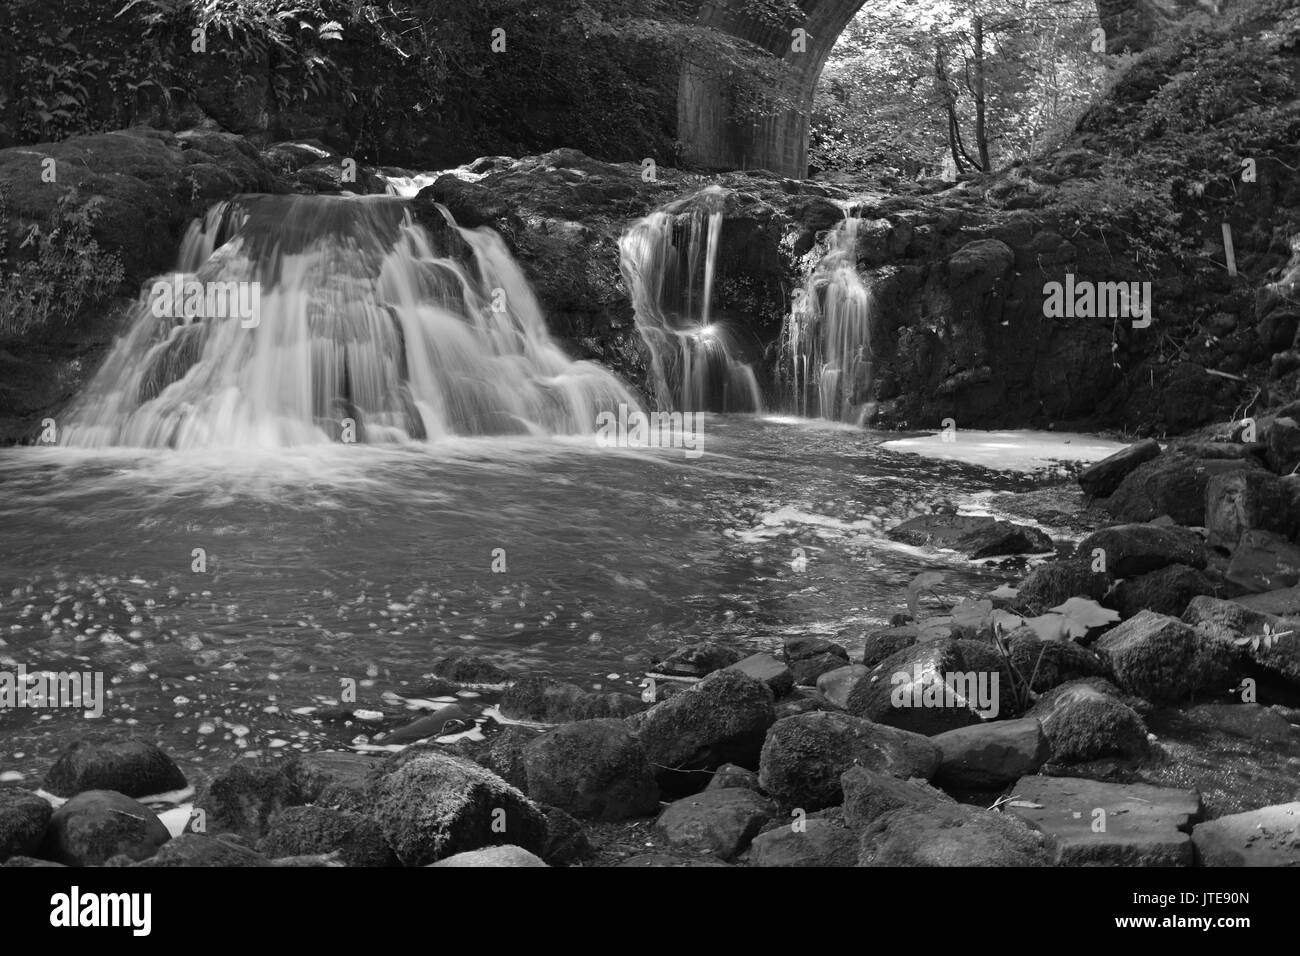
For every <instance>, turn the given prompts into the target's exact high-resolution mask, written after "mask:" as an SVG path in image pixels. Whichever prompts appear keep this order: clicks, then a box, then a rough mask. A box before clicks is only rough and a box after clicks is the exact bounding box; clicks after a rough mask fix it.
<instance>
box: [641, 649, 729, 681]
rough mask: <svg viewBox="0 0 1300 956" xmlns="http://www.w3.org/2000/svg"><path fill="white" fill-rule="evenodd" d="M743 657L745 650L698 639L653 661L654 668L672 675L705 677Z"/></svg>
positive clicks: (661, 672)
mask: <svg viewBox="0 0 1300 956" xmlns="http://www.w3.org/2000/svg"><path fill="white" fill-rule="evenodd" d="M744 658H745V652H744V651H742V650H740V649H738V648H735V647H729V646H727V645H726V644H715V643H713V642H711V641H700V642H699V643H696V644H687V645H686V646H684V647H679V648H677V650H675V651H673V652H672V653H671V654H669V655H668V656H667V657H665V658H663V659H662V660H659V661H656V662H655V670H656V671H657V672H658V673H660V674H668V675H669V676H672V677H707V676H708V675H709V674H712V673H713V672H714V671H716V670H721V669H722V668H724V667H729V666H731V665H732V664H735V663H736V662H737V661H740V660H743V659H744Z"/></svg>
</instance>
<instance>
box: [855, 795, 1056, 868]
mask: <svg viewBox="0 0 1300 956" xmlns="http://www.w3.org/2000/svg"><path fill="white" fill-rule="evenodd" d="M1051 862H1052V845H1051V841H1050V840H1048V839H1047V837H1045V836H1044V835H1043V834H1042V833H1041V832H1039V831H1038V830H1035V829H1033V828H1032V827H1029V826H1026V825H1025V824H1024V823H1023V822H1021V821H1020V820H1017V819H1016V818H1015V817H1012V816H1010V815H1008V814H1003V813H998V812H996V811H990V810H977V809H975V808H974V807H968V806H966V805H964V804H960V803H951V804H938V805H935V806H932V807H928V808H925V809H918V808H915V807H902V808H899V809H897V810H890V811H889V812H888V813H885V814H884V815H882V816H880V817H878V818H876V819H875V820H873V821H872V822H871V823H869V824H867V826H866V827H865V828H863V830H862V839H861V842H860V843H859V854H858V865H859V866H952V867H975V866H979V867H983V866H1014V867H1021V866H1049V865H1050V864H1051Z"/></svg>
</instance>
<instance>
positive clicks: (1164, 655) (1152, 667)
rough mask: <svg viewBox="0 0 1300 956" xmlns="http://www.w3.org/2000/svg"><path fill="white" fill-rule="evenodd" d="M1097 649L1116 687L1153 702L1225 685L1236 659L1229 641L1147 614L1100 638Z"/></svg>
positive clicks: (1171, 618) (1173, 698) (1166, 702)
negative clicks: (1112, 676)
mask: <svg viewBox="0 0 1300 956" xmlns="http://www.w3.org/2000/svg"><path fill="white" fill-rule="evenodd" d="M1196 600H1203V599H1201V598H1197V599H1196ZM1096 650H1097V653H1098V654H1100V655H1101V656H1102V657H1103V658H1104V659H1105V660H1106V662H1107V663H1108V664H1109V666H1110V669H1111V672H1112V673H1113V674H1114V675H1115V681H1116V683H1118V684H1119V686H1120V688H1121V689H1123V690H1125V691H1127V692H1128V693H1131V694H1136V695H1137V696H1139V697H1145V698H1146V699H1147V700H1150V701H1152V702H1153V703H1156V704H1169V703H1174V702H1176V701H1179V700H1181V699H1183V698H1184V697H1186V696H1188V695H1189V694H1192V693H1195V692H1196V691H1198V690H1201V689H1203V688H1209V687H1221V688H1226V687H1228V686H1229V683H1228V682H1229V681H1230V680H1231V676H1232V662H1233V660H1234V659H1235V658H1236V656H1237V654H1236V651H1235V648H1234V647H1233V646H1232V645H1231V644H1230V643H1227V642H1226V641H1221V640H1218V639H1215V638H1213V637H1207V636H1203V635H1201V634H1198V633H1197V631H1195V630H1194V629H1193V628H1191V627H1189V626H1188V625H1187V624H1184V623H1183V622H1182V621H1180V620H1178V619H1177V618H1174V617H1169V616H1167V615H1164V614H1156V613H1154V612H1152V611H1143V612H1142V613H1140V614H1138V615H1136V616H1135V617H1131V618H1129V619H1128V620H1127V621H1124V622H1123V623H1122V624H1119V625H1118V626H1116V627H1115V628H1113V629H1112V630H1110V631H1108V632H1106V633H1105V634H1103V635H1102V637H1101V639H1100V640H1098V641H1097V644H1096Z"/></svg>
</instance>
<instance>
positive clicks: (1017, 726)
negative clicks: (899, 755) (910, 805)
mask: <svg viewBox="0 0 1300 956" xmlns="http://www.w3.org/2000/svg"><path fill="white" fill-rule="evenodd" d="M930 741H931V742H932V743H933V744H934V745H935V746H936V747H938V748H939V754H940V756H939V770H938V773H937V774H936V775H935V779H936V780H938V781H939V783H940V784H942V785H944V786H947V787H958V788H963V789H980V790H989V789H995V788H998V787H1005V786H1006V785H1007V784H1009V783H1011V782H1012V781H1015V780H1018V779H1020V778H1021V777H1023V776H1025V775H1026V774H1031V773H1036V772H1037V771H1038V768H1039V767H1041V766H1042V765H1043V764H1044V763H1046V762H1047V759H1048V757H1050V756H1051V755H1052V748H1051V745H1050V744H1049V743H1048V742H1047V737H1046V735H1044V733H1043V728H1042V725H1041V724H1040V723H1039V722H1038V721H1037V720H1036V719H1035V718H1033V717H1024V718H1021V719H1019V720H995V721H987V722H985V723H982V724H977V725H975V726H973V727H960V728H958V729H957V730H950V731H948V732H947V733H942V734H938V735H936V736H934V737H931V738H930Z"/></svg>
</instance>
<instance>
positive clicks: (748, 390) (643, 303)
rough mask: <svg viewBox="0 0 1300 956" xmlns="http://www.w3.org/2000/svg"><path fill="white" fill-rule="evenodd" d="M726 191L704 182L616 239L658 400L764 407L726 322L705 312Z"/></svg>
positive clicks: (682, 407)
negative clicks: (740, 358) (694, 192)
mask: <svg viewBox="0 0 1300 956" xmlns="http://www.w3.org/2000/svg"><path fill="white" fill-rule="evenodd" d="M726 195H727V194H726V190H724V189H722V188H721V187H719V186H710V187H708V188H707V189H704V190H702V191H701V192H699V193H697V194H696V195H695V196H692V197H690V198H688V199H685V200H679V201H678V202H675V203H672V204H670V205H668V206H665V207H664V208H663V209H661V210H659V211H657V212H653V213H651V214H650V215H648V216H646V217H645V218H644V219H641V220H640V221H638V222H636V223H634V224H633V225H632V226H631V227H630V228H629V229H628V230H627V231H626V232H625V233H624V234H623V236H622V238H621V239H620V240H619V253H620V258H619V265H620V268H621V269H622V272H623V279H624V281H625V282H626V283H627V287H628V290H629V292H630V294H631V297H632V307H633V310H634V312H635V314H636V324H637V330H638V332H640V334H641V338H642V340H643V341H644V342H645V344H646V347H647V349H648V350H649V352H650V373H651V377H652V379H653V385H654V389H655V392H656V398H657V400H658V402H659V404H660V406H661V407H664V408H668V409H673V410H677V411H687V412H694V411H717V412H756V411H761V410H762V407H763V404H762V398H761V396H760V394H759V388H758V380H757V379H756V378H755V376H754V370H753V369H752V368H750V366H748V365H746V364H745V363H744V362H741V361H740V360H739V359H737V358H736V357H735V356H736V355H737V354H738V352H739V348H738V344H737V342H736V341H735V338H734V335H733V333H732V331H731V329H730V328H729V327H728V326H727V324H726V323H725V322H722V321H717V320H715V318H714V316H713V314H712V313H713V287H714V281H715V278H716V274H717V261H718V246H719V239H720V237H721V234H722V218H723V204H724V202H725V200H726Z"/></svg>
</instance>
